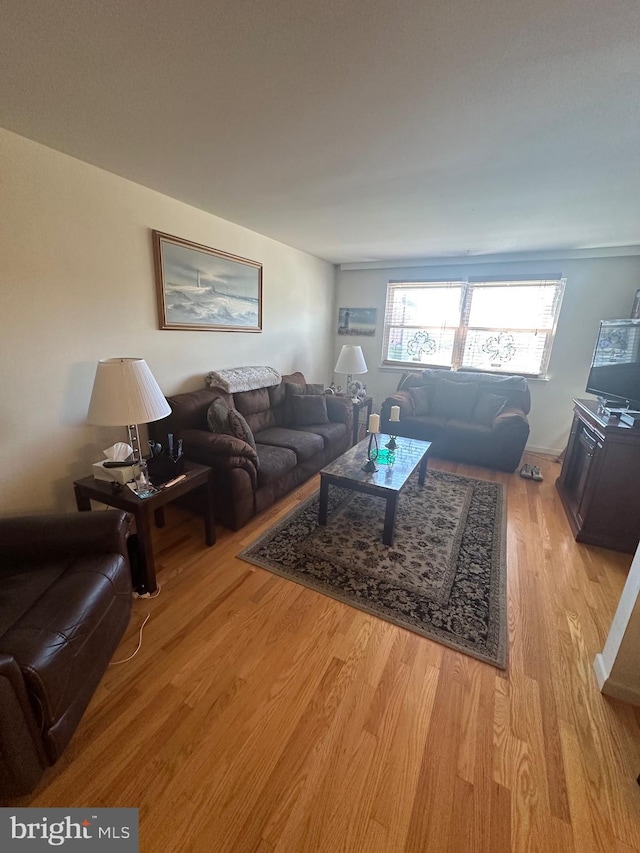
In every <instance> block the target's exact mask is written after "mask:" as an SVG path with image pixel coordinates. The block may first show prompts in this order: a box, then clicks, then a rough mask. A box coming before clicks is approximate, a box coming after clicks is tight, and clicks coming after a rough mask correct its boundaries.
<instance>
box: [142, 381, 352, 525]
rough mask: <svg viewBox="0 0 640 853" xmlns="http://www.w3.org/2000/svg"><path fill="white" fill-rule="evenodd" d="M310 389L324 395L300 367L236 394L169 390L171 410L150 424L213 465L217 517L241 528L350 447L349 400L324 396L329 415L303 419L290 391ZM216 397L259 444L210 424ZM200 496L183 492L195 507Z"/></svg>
mask: <svg viewBox="0 0 640 853" xmlns="http://www.w3.org/2000/svg"><path fill="white" fill-rule="evenodd" d="M305 392H306V394H305ZM309 394H318V395H319V394H320V389H318V388H317V387H315V386H308V385H307V383H306V380H305V378H304V376H303V374H302V373H293V374H290V375H288V376H283V377H282V381H281V382H280V383H279V384H277V385H272V386H269V387H264V388H256V389H254V390H251V391H240V392H236V393H233V394H231V393H227V392H226V391H224V390H222V389H221V388H215V387H213V388H203V389H201V390H198V391H193V392H190V393H186V394H177V395H175V396H173V397H168V398H167V400H168V402H169V405H170V406H171V414H170V415H169V416H168V417H167V418H165V419H164V420H162V421H157V422H156V423H154V424H150V425H149V430H150V433H151V435H152V438H153V439H155V440H156V441H159V442H161V443H165V442H166V439H167V434H168V433H173V435H174V437H175V439H176V440H177V439H182V441H183V452H184V454H185V457H186V458H187V459H191V460H192V461H194V462H199V463H201V464H202V465H209V466H210V467H212V468H213V469H214V471H215V474H214V476H213V478H212V490H213V497H214V504H215V511H216V520H217V521H219V522H220V523H221V524H223V525H224V526H225V527H229V528H231V529H232V530H238V529H239V528H241V527H242V526H243V525H245V524H246V523H247V522H248V521H249V520H250V519H251V518H253V516H254V515H256V514H257V513H259V512H261V511H262V510H264V509H266V508H267V507H269V506H271V505H272V504H273V503H275V501H276V500H278V499H279V498H281V497H282V496H283V495H285V494H287V493H288V492H290V491H291V490H292V489H294V488H296V486H298V485H300V483H303V482H304V481H305V480H307V479H308V478H309V477H311V476H312V475H313V474H315V473H316V472H317V471H319V470H320V469H321V468H323V467H324V466H325V465H327V464H328V463H329V462H331V461H333V460H334V459H335V458H336V457H338V456H340V454H342V453H344V452H345V450H347V449H348V448H349V447H350V445H351V433H352V417H353V408H352V405H351V402H350V400H348V399H346V398H340V397H330V396H327V397H325V396H324V395H322V399H323V400H325V401H326V406H327V417H328V420H327V422H325V423H310V424H305V425H300V424H298V423H297V422H296V416H295V412H294V407H293V404H292V397H293V396H297V395H303V396H307V395H309ZM216 397H222V398H223V399H224V400H225V401H226V403H227V404H228V406H229V407H230V408H233V409H235V410H236V411H238V412H239V413H240V414H241V415H242V416H243V417H244V418H245V420H246V422H247V424H248V426H249V428H250V430H251V432H252V433H253V438H254V440H255V449H254V448H253V447H252V446H251V444H249V443H247V442H246V441H244V440H243V439H241V438H238V437H236V436H235V435H225V434H222V433H216V432H212V431H211V430H210V429H209V426H208V423H207V412H208V410H209V407H210V406H211V404H212V403H213V401H214V400H215V399H216ZM198 500H199V496H198V495H197V493H196V494H194V495H188V496H186V497H185V499H184V501H185V503H189V504H190V505H191V506H192V507H193V508H194V509H196V510H198V509H199V506H198Z"/></svg>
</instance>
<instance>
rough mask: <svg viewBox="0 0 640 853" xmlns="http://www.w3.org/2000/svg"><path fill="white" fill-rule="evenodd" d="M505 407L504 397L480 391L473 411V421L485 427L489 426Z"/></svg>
mask: <svg viewBox="0 0 640 853" xmlns="http://www.w3.org/2000/svg"><path fill="white" fill-rule="evenodd" d="M506 405H507V398H506V397H501V396H500V395H499V394H491V393H490V392H489V391H480V393H479V394H478V400H477V402H476V405H475V408H474V410H473V420H474V421H477V422H478V423H481V424H484V425H485V426H491V424H492V423H493V421H494V420H495V418H497V417H498V415H499V414H500V412H501V411H502V410H503V409H504V407H505V406H506Z"/></svg>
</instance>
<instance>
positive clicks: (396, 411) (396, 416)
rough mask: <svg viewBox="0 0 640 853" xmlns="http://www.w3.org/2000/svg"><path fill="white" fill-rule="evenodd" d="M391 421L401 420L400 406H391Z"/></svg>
mask: <svg viewBox="0 0 640 853" xmlns="http://www.w3.org/2000/svg"><path fill="white" fill-rule="evenodd" d="M389 420H390V421H395V422H397V421H399V420H400V406H391V417H390V418H389Z"/></svg>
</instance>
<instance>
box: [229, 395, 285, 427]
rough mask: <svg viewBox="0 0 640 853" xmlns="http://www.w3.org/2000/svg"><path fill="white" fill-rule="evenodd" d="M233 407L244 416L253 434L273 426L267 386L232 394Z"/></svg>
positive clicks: (273, 421) (273, 420)
mask: <svg viewBox="0 0 640 853" xmlns="http://www.w3.org/2000/svg"><path fill="white" fill-rule="evenodd" d="M233 402H234V405H235V408H236V409H237V410H238V411H239V412H240V414H241V415H243V416H244V418H245V419H246V421H247V423H248V424H249V428H250V429H251V431H252V432H253V433H254V434H255V433H257V432H260V430H262V429H268V428H269V427H272V426H275V417H274V415H273V412H272V411H271V401H270V399H269V390H268V389H267V388H256V389H255V390H254V391H240V392H238V393H237V394H234V395H233Z"/></svg>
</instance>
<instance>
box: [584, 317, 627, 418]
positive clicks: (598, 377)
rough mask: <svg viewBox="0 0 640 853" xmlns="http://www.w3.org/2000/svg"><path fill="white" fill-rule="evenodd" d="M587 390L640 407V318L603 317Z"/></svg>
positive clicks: (624, 405) (618, 403)
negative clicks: (616, 318)
mask: <svg viewBox="0 0 640 853" xmlns="http://www.w3.org/2000/svg"><path fill="white" fill-rule="evenodd" d="M586 390H587V391H588V392H589V394H595V395H596V396H598V397H602V398H604V399H606V400H607V401H608V402H610V403H612V405H614V406H622V407H623V408H632V409H640V320H602V322H601V323H600V330H599V332H598V339H597V341H596V348H595V350H594V352H593V360H592V362H591V370H590V371H589V379H588V380H587V389H586Z"/></svg>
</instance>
